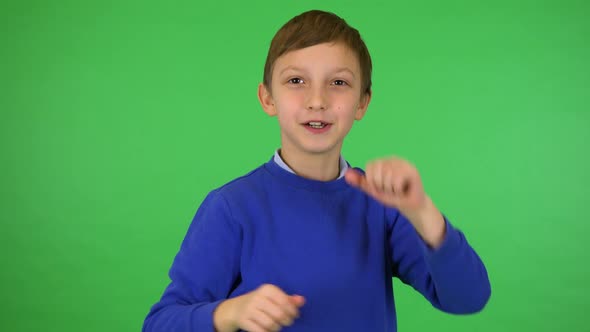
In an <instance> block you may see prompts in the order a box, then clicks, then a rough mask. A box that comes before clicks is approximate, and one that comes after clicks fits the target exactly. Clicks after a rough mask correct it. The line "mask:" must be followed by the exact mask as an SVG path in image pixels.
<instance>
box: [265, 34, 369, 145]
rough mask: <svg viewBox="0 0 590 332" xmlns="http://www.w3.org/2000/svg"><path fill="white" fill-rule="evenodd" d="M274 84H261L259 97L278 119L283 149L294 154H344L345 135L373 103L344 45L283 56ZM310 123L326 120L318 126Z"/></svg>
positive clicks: (268, 112)
mask: <svg viewBox="0 0 590 332" xmlns="http://www.w3.org/2000/svg"><path fill="white" fill-rule="evenodd" d="M271 85H272V86H271V91H272V93H271V91H268V89H266V87H265V86H264V84H260V86H259V90H258V97H259V99H260V103H261V104H262V107H263V109H264V111H265V112H266V113H267V114H268V115H271V116H275V115H276V116H277V117H278V121H279V125H280V128H281V144H282V146H281V149H283V150H288V151H289V153H290V154H292V155H293V154H298V155H300V156H302V155H310V154H327V155H330V154H332V153H334V154H340V150H341V147H342V142H343V140H344V137H346V135H347V134H348V132H349V131H350V128H351V127H352V124H353V122H354V120H360V119H362V117H363V116H364V114H365V111H366V110H367V106H368V104H369V101H370V95H368V94H365V93H363V94H361V70H360V65H359V61H358V60H357V57H356V55H355V54H354V53H353V52H352V51H351V50H350V49H349V48H348V47H347V46H346V45H344V44H342V43H335V44H333V43H325V44H318V45H314V46H310V47H307V48H304V49H300V50H296V51H292V52H289V53H286V54H284V55H282V56H281V57H279V58H278V59H277V60H276V62H275V65H274V69H273V72H272V83H271ZM310 122H321V123H322V124H321V125H320V126H315V127H316V128H314V127H312V126H311V125H310ZM314 125H315V123H314ZM322 126H323V127H322ZM320 127H322V128H320Z"/></svg>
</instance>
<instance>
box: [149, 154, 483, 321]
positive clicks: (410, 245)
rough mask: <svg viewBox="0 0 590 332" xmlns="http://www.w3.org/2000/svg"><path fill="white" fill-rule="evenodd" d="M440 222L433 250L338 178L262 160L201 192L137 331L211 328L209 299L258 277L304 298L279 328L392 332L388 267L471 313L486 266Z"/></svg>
mask: <svg viewBox="0 0 590 332" xmlns="http://www.w3.org/2000/svg"><path fill="white" fill-rule="evenodd" d="M358 170H360V169H358ZM445 222H446V234H445V239H444V241H443V243H442V245H441V246H440V247H439V248H438V249H436V250H432V249H431V248H429V247H428V246H427V245H426V244H425V243H424V242H423V240H422V239H421V238H420V237H419V235H418V234H417V233H416V231H415V229H414V228H413V226H412V225H411V224H410V223H409V221H408V220H407V219H406V218H405V217H404V216H403V215H402V214H400V213H399V212H398V211H397V210H396V209H393V208H388V207H385V206H383V205H382V204H380V203H379V202H377V201H376V200H374V199H373V198H371V197H370V196H368V195H366V194H365V193H363V192H362V191H360V190H358V189H356V188H354V187H351V186H350V185H348V184H347V183H346V181H345V180H344V178H342V177H340V178H339V179H337V180H334V181H328V182H323V181H316V180H310V179H305V178H303V177H300V176H298V175H296V174H293V173H291V172H289V171H287V170H285V169H284V168H281V167H280V166H279V165H278V164H277V163H276V161H275V160H274V159H271V160H270V161H268V162H267V163H265V164H263V165H261V166H260V167H258V168H256V169H255V170H253V171H251V172H250V173H248V174H247V175H245V176H242V177H240V178H237V179H235V180H233V181H231V182H229V183H227V184H226V185H224V186H222V187H220V188H218V189H216V190H213V191H212V192H210V193H209V195H207V197H206V198H205V200H204V201H203V202H202V204H201V206H200V207H199V209H198V210H197V213H196V215H195V217H194V219H193V221H192V223H191V225H190V227H189V230H188V232H187V234H186V237H185V239H184V241H183V243H182V245H181V248H180V250H179V252H178V254H177V255H176V257H175V259H174V262H173V264H172V267H171V269H170V273H169V275H170V279H171V283H170V284H169V285H168V287H167V288H166V290H165V291H164V294H163V296H162V298H161V299H160V301H159V302H157V303H156V304H155V305H154V306H153V307H152V308H151V310H150V312H149V314H148V316H147V317H146V319H145V321H144V326H143V331H145V332H147V331H150V332H151V331H207V332H210V331H214V328H213V311H214V310H215V308H216V307H217V305H219V303H221V302H222V301H224V300H225V299H227V298H232V297H236V296H240V295H243V294H245V293H248V292H250V291H252V290H255V289H256V288H258V287H259V286H260V285H262V284H273V285H275V286H277V287H279V288H281V289H282V290H283V291H285V292H286V293H287V294H299V295H302V296H304V297H305V299H306V303H305V305H304V306H303V307H302V308H301V309H300V317H299V318H298V319H297V320H295V322H294V324H293V325H292V326H289V327H286V328H284V329H283V331H293V332H296V331H305V332H314V331H340V332H346V331H351V332H352V331H355V332H356V331H384V332H385V331H387V332H391V331H396V315H395V302H394V296H393V290H392V284H391V281H392V277H398V278H399V279H400V280H402V281H403V282H404V283H406V284H408V285H411V286H412V287H413V288H414V289H416V290H417V291H418V292H420V293H421V294H423V296H424V297H425V298H426V299H427V300H428V301H430V302H431V303H432V305H433V306H435V307H436V308H438V309H440V310H442V311H445V312H448V313H454V314H468V313H475V312H478V311H480V310H481V309H482V308H483V307H484V306H485V304H486V303H487V301H488V299H489V297H490V292H491V291H490V283H489V280H488V276H487V272H486V269H485V267H484V265H483V263H482V261H481V260H480V258H479V257H478V255H477V254H476V252H475V251H474V250H473V249H472V247H471V246H470V245H469V244H468V242H467V240H466V238H465V236H464V235H463V233H462V232H460V231H459V230H458V229H456V228H455V227H453V226H452V225H451V223H450V222H449V221H448V220H447V219H446V218H445Z"/></svg>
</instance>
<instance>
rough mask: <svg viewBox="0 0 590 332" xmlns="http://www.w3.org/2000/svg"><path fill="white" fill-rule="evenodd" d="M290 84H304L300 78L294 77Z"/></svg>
mask: <svg viewBox="0 0 590 332" xmlns="http://www.w3.org/2000/svg"><path fill="white" fill-rule="evenodd" d="M288 82H289V83H291V84H301V83H303V80H302V79H301V78H299V77H293V78H291V79H289V81H288Z"/></svg>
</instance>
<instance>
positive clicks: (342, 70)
mask: <svg viewBox="0 0 590 332" xmlns="http://www.w3.org/2000/svg"><path fill="white" fill-rule="evenodd" d="M287 70H293V71H302V72H305V70H304V69H301V68H299V67H295V66H287V67H285V68H283V70H281V72H280V73H279V75H283V73H284V72H286V71H287ZM332 72H333V73H341V72H348V73H350V75H352V77H353V78H355V75H354V72H353V71H352V70H350V69H348V67H340V68H335V69H334V70H333V71H332Z"/></svg>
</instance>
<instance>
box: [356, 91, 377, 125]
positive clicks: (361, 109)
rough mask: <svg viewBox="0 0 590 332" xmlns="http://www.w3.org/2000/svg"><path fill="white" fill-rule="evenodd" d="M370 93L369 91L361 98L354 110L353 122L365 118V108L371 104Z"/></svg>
mask: <svg viewBox="0 0 590 332" xmlns="http://www.w3.org/2000/svg"><path fill="white" fill-rule="evenodd" d="M372 94H373V93H372V91H369V92H367V93H364V94H363V96H362V97H361V100H360V102H359V106H358V108H357V110H356V113H355V115H354V119H355V120H360V119H362V118H363V117H364V116H365V113H367V108H368V107H369V103H370V102H371V95H372Z"/></svg>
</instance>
